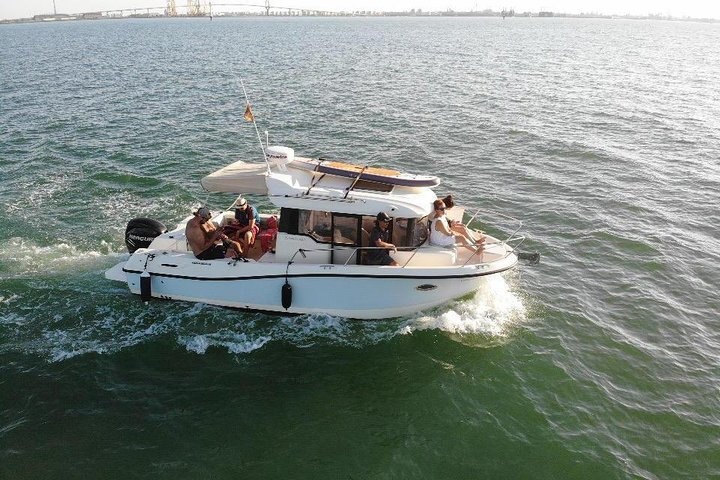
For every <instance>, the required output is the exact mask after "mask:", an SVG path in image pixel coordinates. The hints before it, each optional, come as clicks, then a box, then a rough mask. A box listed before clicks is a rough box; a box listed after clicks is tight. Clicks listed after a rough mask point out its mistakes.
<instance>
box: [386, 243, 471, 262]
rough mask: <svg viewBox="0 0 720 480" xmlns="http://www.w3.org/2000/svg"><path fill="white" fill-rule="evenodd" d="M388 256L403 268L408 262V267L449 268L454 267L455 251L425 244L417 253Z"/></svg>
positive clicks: (399, 252) (392, 253)
mask: <svg viewBox="0 0 720 480" xmlns="http://www.w3.org/2000/svg"><path fill="white" fill-rule="evenodd" d="M413 253H414V254H415V255H413ZM390 256H391V257H392V258H393V260H395V261H396V262H397V263H398V265H400V266H404V265H405V264H406V263H407V262H408V260H409V261H410V262H409V263H407V266H408V267H449V266H452V265H455V261H456V260H457V249H456V248H455V247H452V248H446V247H439V246H437V245H427V244H425V245H423V246H422V247H421V248H420V249H418V250H417V251H409V252H406V251H397V252H390Z"/></svg>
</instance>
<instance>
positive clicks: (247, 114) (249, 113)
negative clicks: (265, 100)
mask: <svg viewBox="0 0 720 480" xmlns="http://www.w3.org/2000/svg"><path fill="white" fill-rule="evenodd" d="M243 118H244V119H245V120H247V121H248V122H254V121H255V115H253V112H252V109H251V108H250V104H249V103H248V105H247V107H246V108H245V115H243Z"/></svg>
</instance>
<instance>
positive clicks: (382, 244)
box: [375, 238, 397, 252]
mask: <svg viewBox="0 0 720 480" xmlns="http://www.w3.org/2000/svg"><path fill="white" fill-rule="evenodd" d="M375 246H376V247H381V248H392V249H393V251H395V252H397V247H395V245H393V244H392V243H387V242H383V241H382V239H380V238H378V239H376V240H375Z"/></svg>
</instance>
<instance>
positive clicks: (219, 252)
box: [185, 207, 243, 260]
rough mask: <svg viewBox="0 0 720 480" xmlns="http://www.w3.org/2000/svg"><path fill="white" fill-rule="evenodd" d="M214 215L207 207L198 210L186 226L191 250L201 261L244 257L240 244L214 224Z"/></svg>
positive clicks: (186, 235) (186, 236)
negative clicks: (212, 220) (211, 219)
mask: <svg viewBox="0 0 720 480" xmlns="http://www.w3.org/2000/svg"><path fill="white" fill-rule="evenodd" d="M210 218H212V214H211V213H210V210H209V209H208V208H207V207H200V208H198V210H197V212H194V213H193V218H191V219H190V220H189V221H188V223H187V225H186V226H185V238H186V239H187V242H188V245H190V249H191V250H192V252H193V253H194V254H195V257H196V258H198V259H199V260H215V259H218V258H226V257H233V256H235V255H237V256H241V255H242V252H243V250H242V247H241V245H240V244H239V243H238V242H235V241H233V240H230V239H229V238H228V236H227V235H225V234H224V233H222V230H220V229H218V228H217V227H216V226H215V224H214V223H213V222H211V221H210Z"/></svg>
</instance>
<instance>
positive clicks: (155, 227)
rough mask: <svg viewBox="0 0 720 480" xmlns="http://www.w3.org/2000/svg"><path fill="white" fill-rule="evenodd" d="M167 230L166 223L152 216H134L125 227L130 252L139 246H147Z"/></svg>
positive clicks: (126, 241)
mask: <svg viewBox="0 0 720 480" xmlns="http://www.w3.org/2000/svg"><path fill="white" fill-rule="evenodd" d="M165 232H167V228H165V225H163V224H162V223H160V222H158V221H157V220H153V219H152V218H133V219H132V220H130V221H129V222H128V224H127V227H126V228H125V245H126V246H127V249H128V252H130V253H134V252H135V250H137V249H138V248H147V247H149V246H150V244H151V243H152V241H153V240H155V237H157V236H158V235H160V234H163V233H165Z"/></svg>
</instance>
